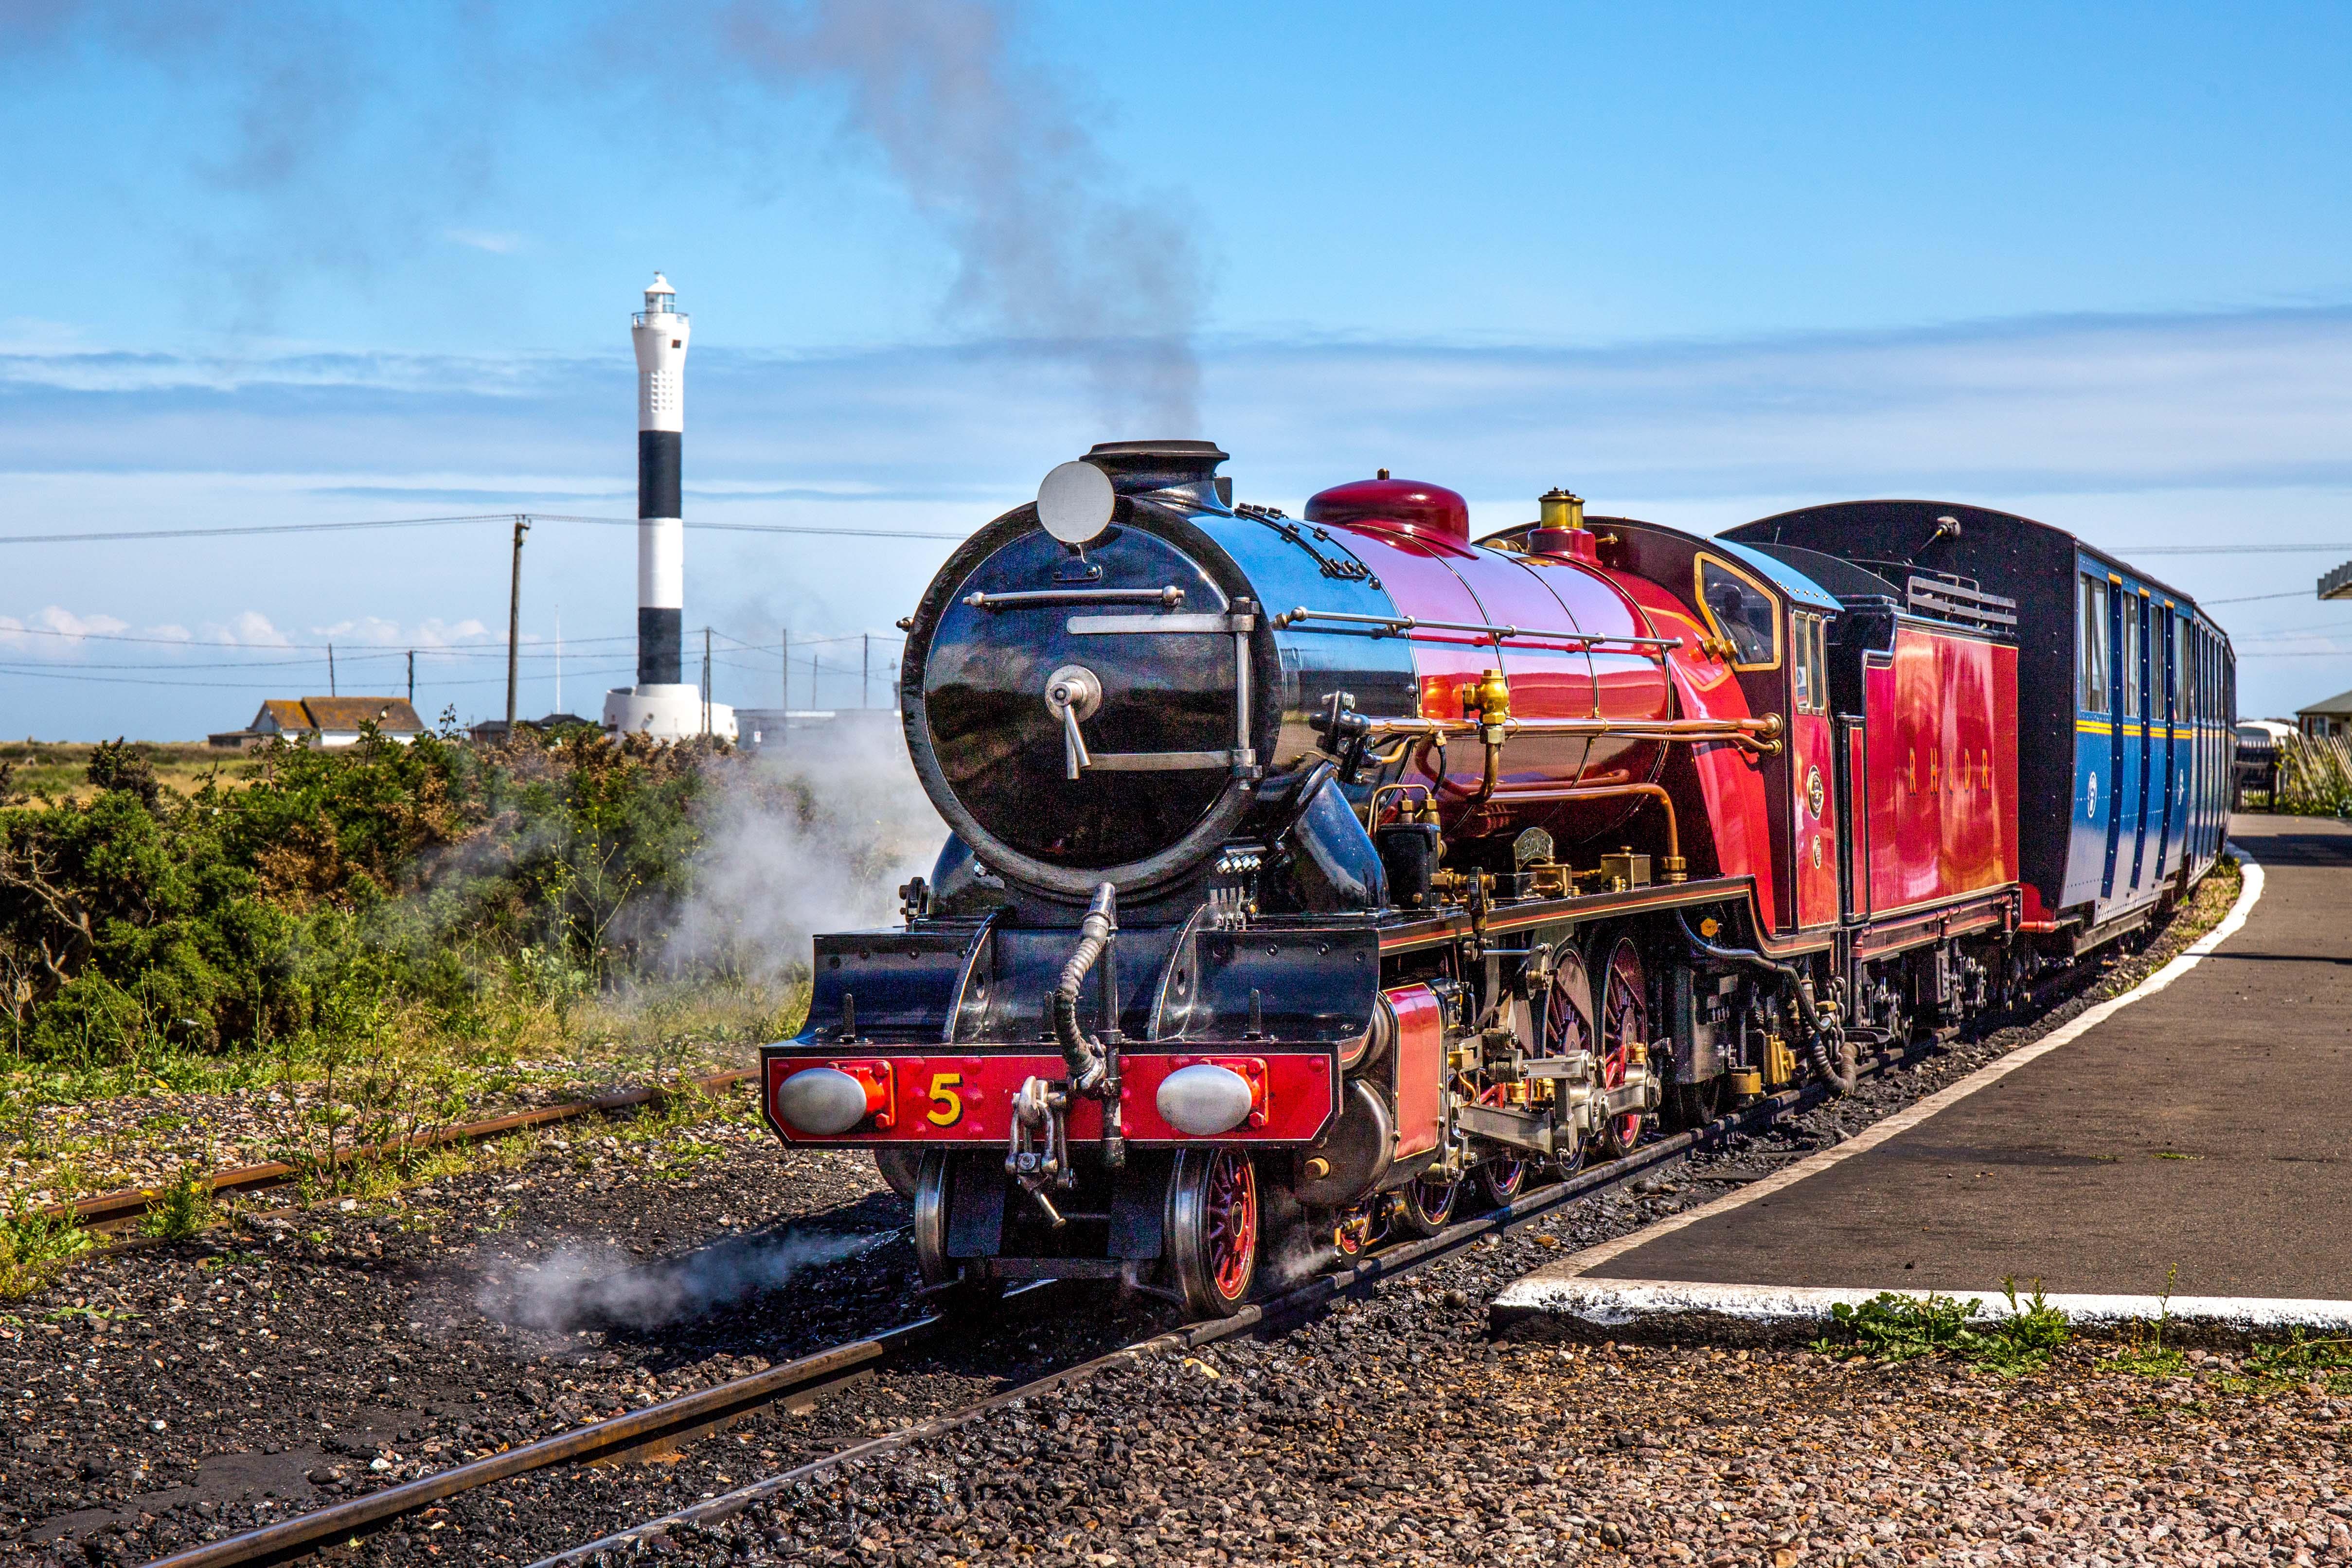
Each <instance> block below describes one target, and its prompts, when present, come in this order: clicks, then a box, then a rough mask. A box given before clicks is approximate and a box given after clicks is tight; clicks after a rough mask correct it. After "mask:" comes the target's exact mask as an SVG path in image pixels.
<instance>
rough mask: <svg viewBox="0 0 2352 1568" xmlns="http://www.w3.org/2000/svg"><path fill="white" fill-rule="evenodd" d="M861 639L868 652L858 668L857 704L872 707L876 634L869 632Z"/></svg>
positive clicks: (862, 706)
mask: <svg viewBox="0 0 2352 1568" xmlns="http://www.w3.org/2000/svg"><path fill="white" fill-rule="evenodd" d="M860 640H861V641H863V642H864V643H865V644H866V653H865V657H864V661H863V662H862V663H861V664H859V666H858V668H857V705H858V706H859V707H860V708H871V707H873V706H874V634H873V633H872V632H867V633H866V636H865V637H863V638H861V639H860Z"/></svg>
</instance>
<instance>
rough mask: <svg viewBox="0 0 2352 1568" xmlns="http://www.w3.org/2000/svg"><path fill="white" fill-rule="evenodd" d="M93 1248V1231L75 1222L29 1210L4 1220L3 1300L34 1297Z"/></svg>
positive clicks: (0, 1251)
mask: <svg viewBox="0 0 2352 1568" xmlns="http://www.w3.org/2000/svg"><path fill="white" fill-rule="evenodd" d="M93 1245H95V1244H94V1243H93V1242H92V1241H91V1240H90V1235H89V1232H88V1231H86V1230H84V1229H82V1227H81V1226H78V1225H76V1224H74V1223H73V1221H71V1220H68V1219H51V1218H49V1217H47V1215H40V1214H37V1213H35V1212H34V1211H33V1210H31V1209H29V1208H23V1209H18V1210H16V1211H15V1212H13V1213H11V1214H10V1215H8V1216H7V1218H5V1219H0V1300H14V1299H16V1297H19V1296H29V1295H31V1294H32V1293H33V1292H34V1291H36V1290H38V1289H41V1288H42V1287H43V1286H45V1285H47V1284H48V1283H49V1281H50V1280H52V1279H56V1278H57V1277H58V1275H59V1274H62V1273H63V1272H65V1268H66V1265H68V1264H69V1263H71V1262H72V1261H73V1260H74V1259H75V1258H79V1257H80V1256H81V1255H82V1254H83V1253H85V1252H88V1251H89V1249H90V1247H92V1246H93Z"/></svg>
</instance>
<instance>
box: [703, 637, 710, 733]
mask: <svg viewBox="0 0 2352 1568" xmlns="http://www.w3.org/2000/svg"><path fill="white" fill-rule="evenodd" d="M702 732H703V733H704V734H706V735H708V734H709V733H710V628H709V626H705V627H703V628H702Z"/></svg>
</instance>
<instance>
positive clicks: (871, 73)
mask: <svg viewBox="0 0 2352 1568" xmlns="http://www.w3.org/2000/svg"><path fill="white" fill-rule="evenodd" d="M552 15H554V16H560V17H562V18H563V26H564V31H563V33H562V36H561V37H558V38H557V39H555V40H553V41H552V44H551V42H550V41H549V40H547V39H544V38H539V37H530V28H529V26H527V25H526V24H524V23H523V22H521V21H520V20H519V19H517V18H515V17H513V16H508V15H505V14H502V13H500V12H499V10H498V8H496V7H486V6H482V5H478V4H476V3H473V0H441V3H440V4H438V5H409V6H402V7H391V8H377V9H374V10H370V9H369V8H366V7H356V6H354V7H326V6H318V5H301V4H282V3H270V0H165V3H155V0H0V87H5V85H6V83H7V78H6V74H5V73H6V70H7V68H11V67H18V66H26V65H33V66H37V65H38V64H40V63H42V60H43V58H44V57H47V56H52V55H57V54H61V53H66V52H69V51H76V50H89V51H92V52H95V53H97V54H100V56H102V57H104V58H107V59H108V60H109V62H110V64H120V65H122V66H125V67H128V68H133V69H136V70H138V71H142V72H144V73H147V74H148V75H149V76H151V77H152V78H153V79H154V80H155V81H156V82H157V83H158V85H159V86H160V87H162V88H163V89H164V90H166V91H168V92H170V93H173V94H174V95H176V96H177V97H178V98H179V99H181V100H184V102H183V103H181V104H179V105H178V109H179V112H178V114H177V115H176V117H175V118H174V120H173V125H174V139H173V142H172V143H170V144H169V145H168V146H159V147H158V149H157V154H156V155H157V156H158V158H162V159H175V160H177V161H178V162H179V163H181V165H182V166H183V168H184V171H185V172H186V174H188V176H189V177H190V178H191V179H192V180H194V181H195V182H197V183H198V184H201V185H203V186H205V187H207V188H209V189H210V190H211V191H212V192H214V193H215V194H216V195H218V196H220V197H221V198H222V200H221V201H220V202H219V203H217V204H215V207H214V209H213V213H214V216H212V218H211V220H210V222H209V224H208V226H207V227H206V228H205V230H204V231H203V232H191V233H184V234H182V235H180V236H179V237H178V238H179V240H180V242H181V243H182V244H183V245H184V247H187V248H188V249H189V250H190V251H191V253H192V257H193V258H194V259H198V260H202V261H204V262H206V263H209V264H211V265H212V266H213V267H214V268H216V269H217V270H215V272H213V273H211V274H208V277H210V279H212V283H211V288H212V289H213V290H214V294H213V297H209V298H206V299H205V300H202V301H200V304H201V306H202V307H203V308H205V309H207V310H210V309H217V308H218V303H219V301H218V298H217V291H218V290H219V289H220V288H221V287H222V284H223V282H224V280H225V282H226V289H227V290H228V292H229V294H230V305H231V308H232V309H233V310H239V311H241V312H242V313H243V314H244V315H245V316H246V317H247V318H248V319H250V318H251V317H252V316H253V315H254V314H255V312H256V311H257V310H260V309H262V308H264V307H266V306H267V304H268V302H269V300H270V298H271V296H272V295H273V294H274V293H275V292H276V290H278V289H279V288H281V287H282V286H283V284H284V283H285V281H286V280H287V279H286V277H285V274H286V273H287V272H288V270H289V268H312V269H317V270H323V271H332V272H338V273H341V274H344V275H347V276H351V277H354V278H357V279H362V280H364V279H366V277H367V276H368V275H370V274H373V273H374V272H375V271H377V270H378V269H380V268H383V267H386V266H391V265H398V264H400V263H401V262H403V261H404V260H405V259H406V258H409V257H410V256H411V255H413V253H414V252H415V250H416V249H417V248H418V247H420V246H424V245H427V244H431V243H436V242H437V241H446V240H454V241H455V242H456V243H459V244H469V245H475V246H478V247H485V248H490V249H501V248H508V247H511V245H512V244H513V240H512V237H509V236H504V235H501V234H499V233H497V232H493V231H494V230H495V229H496V225H495V224H494V223H493V224H491V225H490V226H489V227H488V228H486V227H484V222H485V220H486V219H487V218H489V217H492V216H496V215H499V214H500V213H503V212H506V211H509V210H510V209H511V208H512V207H514V206H516V205H526V204H527V199H528V192H527V190H526V191H519V190H518V188H517V187H518V185H519V184H520V185H522V186H527V185H528V184H529V182H528V181H524V180H520V179H519V177H518V174H517V172H516V171H513V170H510V169H508V168H505V167H503V166H502V160H501V156H500V149H501V144H502V142H505V141H506V140H508V138H506V137H505V135H504V134H503V132H505V131H506V130H507V129H508V128H509V126H510V125H511V124H513V122H514V118H515V116H516V114H517V112H518V106H519V105H520V104H523V103H525V102H528V103H530V104H534V105H536V106H537V107H539V108H540V109H541V110H544V111H547V112H550V113H553V114H557V115H561V116H563V117H565V118H566V119H567V120H570V121H574V122H575V126H574V128H575V129H576V131H577V132H578V133H579V134H582V135H593V134H597V133H599V132H610V130H611V128H612V127H614V126H616V125H617V126H621V127H624V128H625V134H626V135H627V137H628V138H629V140H630V144H631V147H632V149H638V148H641V147H642V144H643V142H644V141H645V138H646V132H647V131H648V129H649V128H650V129H651V131H652V132H653V134H655V135H656V136H658V135H661V134H662V133H663V132H664V129H665V128H666V127H667V128H676V127H680V126H683V127H685V128H687V129H688V135H687V136H681V137H680V138H679V139H678V142H677V152H676V153H675V154H674V155H675V156H677V157H680V158H690V159H693V160H696V161H697V163H699V164H704V165H707V164H709V163H711V162H712V160H713V159H714V156H718V155H725V156H728V157H730V158H735V159H740V160H741V167H740V173H741V174H742V175H743V176H744V178H745V182H746V184H748V185H750V186H752V187H754V188H753V191H752V195H753V196H754V197H755V198H756V197H757V196H759V195H761V194H762V193H761V191H760V190H758V189H757V187H758V186H759V185H761V184H762V183H763V182H765V181H767V180H769V179H771V178H772V171H773V169H774V168H775V167H776V166H777V165H778V164H779V163H782V162H783V161H784V159H785V158H786V156H787V155H788V153H787V149H786V148H785V147H783V146H782V145H781V144H780V142H779V141H778V139H777V136H776V132H775V129H774V127H773V125H772V124H770V123H767V122H765V121H763V120H762V119H761V116H760V114H759V111H758V110H754V111H753V114H752V118H751V120H750V121H744V120H742V119H741V118H740V115H741V112H742V110H741V106H740V104H739V103H737V102H736V101H735V100H736V96H737V95H736V94H734V93H732V92H730V91H728V90H725V89H728V88H731V87H734V86H738V85H740V84H741V83H743V82H745V81H747V80H748V82H749V83H750V84H751V87H752V89H754V90H753V92H752V94H751V98H752V99H753V100H762V99H766V98H772V97H775V96H797V95H800V94H803V93H805V92H810V91H815V92H818V93H835V94H838V95H839V96H840V98H841V100H842V101H843V103H844V104H845V109H846V121H845V130H846V131H847V132H849V133H850V135H851V137H852V139H853V141H862V142H870V143H871V145H872V146H873V147H874V148H876V149H877V150H878V151H879V152H880V153H881V154H882V157H883V160H884V162H885V163H887V167H888V169H889V171H890V173H891V174H892V175H893V177H894V178H895V179H896V180H897V181H898V184H899V185H900V186H901V187H902V188H903V190H904V192H905V194H906V195H907V198H908V201H909V203H910V204H911V205H913V206H914V208H915V209H916V211H917V212H919V214H921V215H922V216H923V217H924V219H925V220H926V221H927V222H928V223H929V224H930V225H931V226H933V227H935V228H936V229H937V230H938V231H939V233H940V236H941V237H943V238H944V239H945V240H946V241H947V243H948V244H949V245H950V247H951V248H952V250H953V252H954V255H955V258H956V280H955V283H954V286H953V288H952V289H951V291H950V298H949V299H948V300H947V301H946V302H945V304H946V311H947V315H948V316H949V318H950V320H951V321H954V322H956V323H957V324H958V325H959V326H961V327H963V328H968V329H972V330H977V331H979V332H981V333H982V334H985V335H989V336H997V337H1003V338H1010V339H1013V340H1015V341H1018V342H1023V343H1024V344H1027V345H1030V346H1032V347H1034V348H1035V349H1037V350H1039V351H1041V352H1043V353H1045V354H1047V355H1050V356H1053V357H1055V358H1060V359H1066V360H1067V361H1069V362H1071V363H1075V364H1076V365H1077V366H1079V367H1080V368H1081V369H1082V370H1083V371H1084V372H1085V373H1086V374H1087V379H1088V380H1089V382H1090V383H1091V384H1092V390H1093V392H1094V395H1095V399H1096V402H1097V412H1098V414H1099V415H1100V416H1101V417H1102V419H1103V420H1104V422H1105V424H1106V426H1108V427H1109V428H1112V429H1115V430H1118V431H1121V432H1132V431H1138V430H1140V431H1143V432H1145V433H1148V434H1150V435H1157V436H1191V435H1195V434H1197V433H1198V427H1199V414H1198V408H1197V404H1198V396H1199V389H1200V372H1199V367H1198V364H1197V363H1196V362H1195V359H1194V355H1193V348H1192V335H1193V332H1194V330H1195V328H1196V327H1197V325H1198V323H1199V320H1200V316H1201V310H1202V292H1203V290H1202V275H1201V260H1200V258H1199V256H1198V254H1197V251H1196V249H1195V247H1194V245H1193V243H1192V232H1193V228H1194V224H1193V222H1192V214H1191V213H1190V212H1189V211H1188V210H1187V209H1186V208H1185V206H1184V205H1183V204H1182V203H1181V201H1180V200H1178V199H1176V198H1173V197H1170V196H1165V195H1160V196H1153V197H1150V198H1146V197H1143V196H1139V195H1136V194H1134V193H1132V192H1130V191H1128V190H1126V189H1124V188H1123V185H1122V181H1121V178H1120V176H1119V174H1118V171H1117V170H1115V169H1114V168H1113V167H1112V166H1111V164H1110V163H1109V161H1108V159H1107V158H1106V157H1105V156H1104V153H1103V152H1102V149H1101V147H1100V145H1099V144H1098V143H1097V141H1096V140H1095V138H1094V136H1093V134H1092V133H1091V132H1090V130H1089V126H1088V121H1089V120H1090V118H1093V117H1094V115H1095V113H1096V112H1097V106H1095V105H1090V104H1085V103H1082V102H1080V101H1079V100H1078V99H1077V97H1076V96H1075V94H1074V92H1073V90H1072V89H1071V88H1070V86H1069V85H1068V84H1067V83H1066V82H1063V81H1060V80H1057V79H1055V78H1054V77H1053V76H1052V75H1051V74H1050V73H1049V72H1048V71H1047V70H1046V69H1045V67H1044V66H1043V65H1042V63H1040V62H1036V61H1034V60H1031V59H1028V58H1024V55H1023V53H1022V52H1021V50H1020V49H1019V48H1018V47H1017V38H1018V36H1019V31H1020V29H1019V26H1018V23H1019V21H1020V19H1021V13H1020V9H1019V6H1018V4H1017V0H679V3H678V4H676V5H669V6H667V7H664V8H662V9H661V10H660V11H659V12H658V13H656V14H655V15H656V16H657V24H658V33H659V44H658V47H646V30H647V26H648V14H647V13H646V11H644V9H643V8H642V7H637V6H621V5H605V6H604V7H601V8H598V9H588V8H582V9H578V10H574V11H572V12H562V11H558V12H555V13H552ZM418 62H423V63H418ZM633 87H634V88H635V89H637V90H640V91H642V92H644V93H645V94H646V95H647V96H648V98H649V99H650V100H651V101H652V102H653V103H655V104H656V105H658V106H659V109H660V112H657V113H648V114H646V115H642V116H640V115H633V114H618V115H616V114H614V113H613V112H611V110H610V105H609V99H610V96H611V94H612V93H613V92H614V90H615V89H616V88H617V89H620V90H622V91H627V90H630V89H631V88H633ZM698 125H699V126H704V127H708V128H709V130H712V131H718V132H721V133H722V135H723V140H722V141H718V142H714V139H713V138H712V136H710V135H709V134H707V133H706V134H703V135H701V136H699V137H698V138H696V137H693V136H692V135H691V131H692V128H693V127H695V126H698ZM818 227H820V228H822V227H823V224H822V223H821V222H820V224H819V225H818Z"/></svg>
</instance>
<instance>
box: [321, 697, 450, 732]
mask: <svg viewBox="0 0 2352 1568" xmlns="http://www.w3.org/2000/svg"><path fill="white" fill-rule="evenodd" d="M302 706H303V707H305V708H307V709H309V710H310V723H311V725H312V726H313V727H314V728H317V729H320V730H356V729H358V728H359V727H360V726H361V725H362V724H373V725H374V726H375V727H376V728H377V729H379V730H382V731H384V732H385V733H386V734H397V733H408V734H414V733H416V732H418V731H422V730H423V729H424V728H425V726H424V725H423V724H422V723H421V722H419V721H418V720H417V717H416V710H415V709H414V708H411V707H410V706H409V705H408V699H406V698H405V697H305V698H304V699H302Z"/></svg>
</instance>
